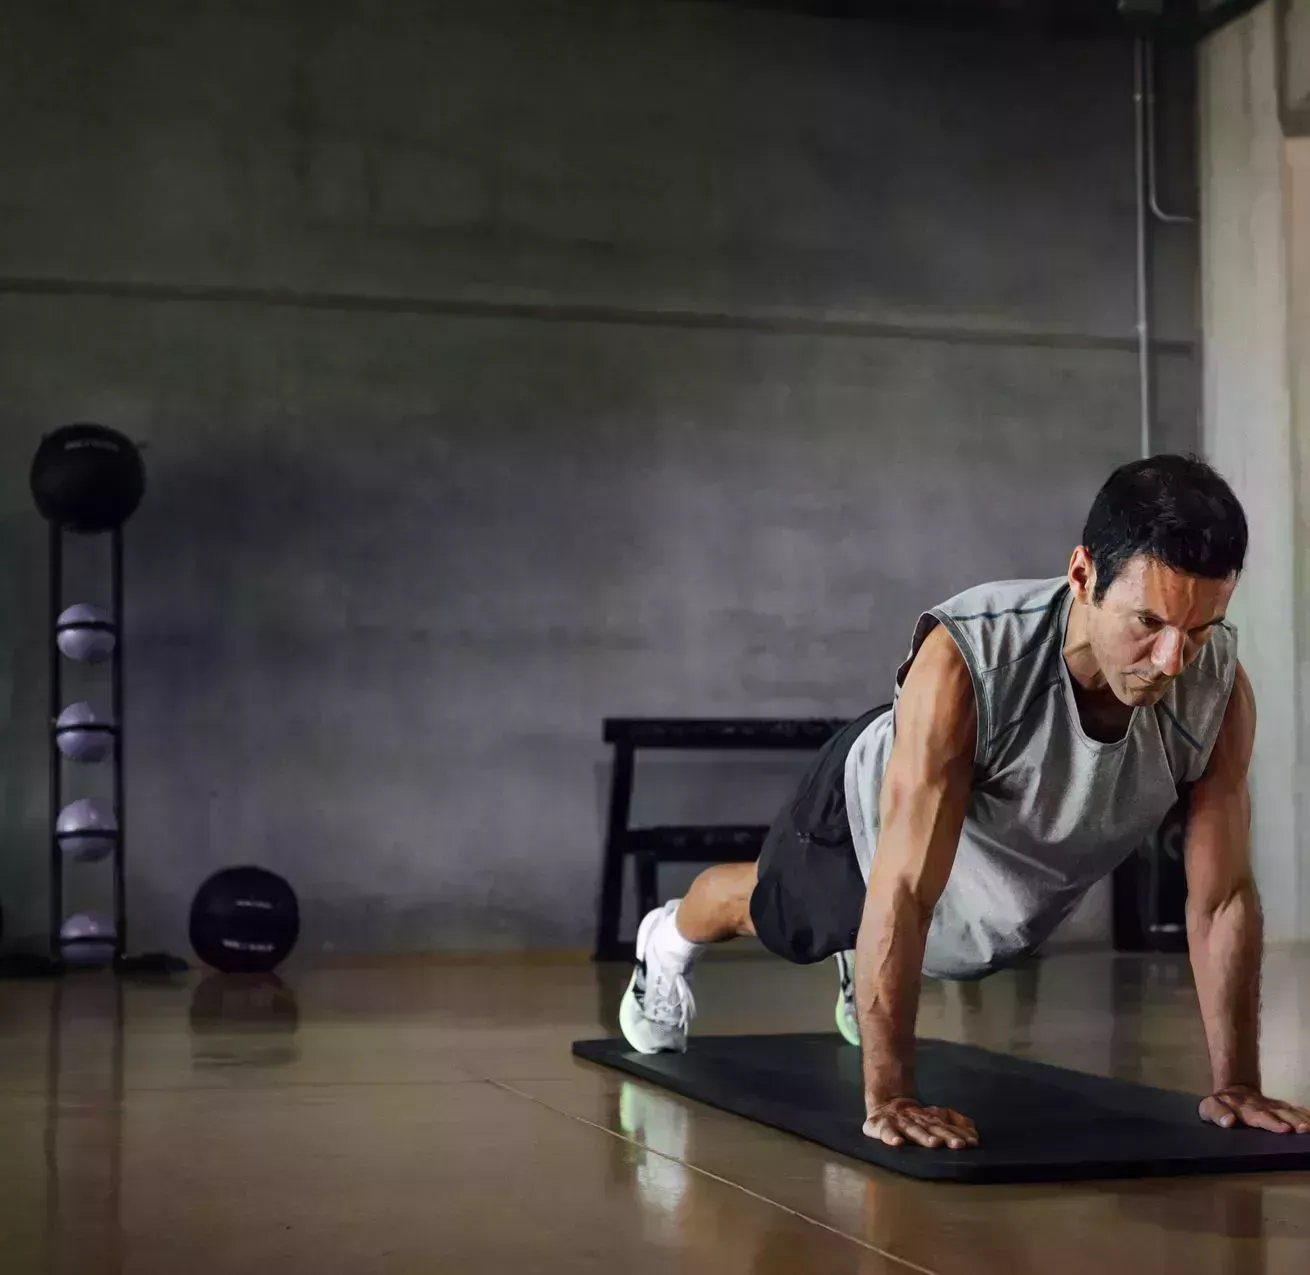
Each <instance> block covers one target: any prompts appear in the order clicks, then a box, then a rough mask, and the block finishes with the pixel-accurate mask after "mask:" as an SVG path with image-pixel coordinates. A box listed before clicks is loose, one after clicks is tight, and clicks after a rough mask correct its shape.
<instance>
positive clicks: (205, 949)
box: [191, 867, 300, 974]
mask: <svg viewBox="0 0 1310 1275" xmlns="http://www.w3.org/2000/svg"><path fill="white" fill-rule="evenodd" d="M299 937H300V905H299V903H298V902H297V900H296V892H295V891H294V890H293V889H292V888H291V887H290V885H288V884H287V883H286V882H285V881H284V880H283V879H282V878H281V877H280V876H278V875H277V874H276V873H274V872H269V871H268V870H267V869H266V868H256V867H241V868H224V869H223V870H222V871H221V872H216V873H214V875H213V876H212V877H210V878H209V880H208V881H206V882H205V883H204V885H202V886H201V887H200V889H199V890H198V891H197V892H196V898H195V902H194V903H192V905H191V946H192V947H193V948H194V949H195V952H196V955H197V956H198V957H199V958H200V959H201V960H202V961H204V962H205V964H206V965H212V966H213V967H214V969H216V970H222V971H223V972H224V973H226V974H263V973H267V972H268V971H269V970H271V969H274V968H276V967H277V966H278V965H280V964H281V963H282V962H283V961H284V960H286V958H287V957H288V956H289V955H290V954H291V949H292V948H294V947H295V945H296V939H297V938H299Z"/></svg>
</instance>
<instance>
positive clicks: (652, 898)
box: [636, 854, 659, 925]
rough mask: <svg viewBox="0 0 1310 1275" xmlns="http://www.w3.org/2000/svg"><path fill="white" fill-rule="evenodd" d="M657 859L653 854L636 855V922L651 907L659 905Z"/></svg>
mask: <svg viewBox="0 0 1310 1275" xmlns="http://www.w3.org/2000/svg"><path fill="white" fill-rule="evenodd" d="M658 876H659V860H658V859H657V858H656V857H655V856H654V855H653V854H639V855H638V856H637V882H636V885H637V924H638V925H640V924H641V919H642V917H644V916H645V915H646V913H647V912H649V911H650V910H651V909H652V908H655V907H658V906H659V896H658V894H657V891H658V889H659V880H658Z"/></svg>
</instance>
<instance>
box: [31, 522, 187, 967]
mask: <svg viewBox="0 0 1310 1275" xmlns="http://www.w3.org/2000/svg"><path fill="white" fill-rule="evenodd" d="M65 534H66V529H65V528H64V527H62V526H60V525H59V524H57V523H53V522H52V523H51V524H50V552H49V562H50V581H49V590H50V592H49V603H50V606H49V625H50V628H49V634H48V637H49V653H50V678H49V681H50V734H49V751H50V839H49V853H50V917H49V926H50V933H49V943H50V961H51V963H52V965H53V966H55V967H56V969H55V970H54V971H53V972H61V971H62V970H63V969H64V968H65V966H66V965H67V964H68V962H66V961H65V959H64V949H65V947H66V946H67V945H68V942H69V940H65V939H64V938H63V937H62V935H61V929H62V925H63V914H64V870H65V865H64V859H65V851H64V845H63V843H64V841H65V839H66V838H67V837H69V836H77V835H79V834H77V833H61V832H60V831H59V829H58V821H59V815H60V812H61V811H62V810H63V808H64V756H63V753H62V752H61V750H60V747H59V735H60V730H59V726H58V722H59V717H60V714H61V712H62V711H63V707H64V705H63V698H64V677H63V660H64V658H65V657H64V653H63V652H62V651H61V650H60V647H59V640H58V636H59V620H60V616H61V615H62V614H63V610H64V602H63V595H64V535H65ZM108 534H109V540H110V597H111V604H110V619H109V620H108V621H107V622H91V623H89V624H86V625H84V626H83V627H86V628H93V629H94V628H99V629H108V630H109V631H110V632H112V633H113V636H114V643H113V651H112V655H111V657H110V672H111V679H110V682H111V692H110V695H111V710H110V720H109V722H108V723H105V724H104V725H103V726H101V727H100V729H103V730H105V731H106V732H107V733H108V734H109V735H110V738H111V739H112V741H113V747H112V748H111V750H110V757H111V759H112V765H113V808H114V819H115V825H116V826H115V828H114V830H113V831H112V833H111V834H109V835H110V836H111V838H112V842H113V850H112V852H111V855H110V858H111V860H112V871H113V919H114V935H113V942H114V959H113V965H114V968H115V969H116V970H118V971H121V972H124V973H172V972H177V971H181V970H185V969H186V968H187V965H186V962H185V961H182V960H180V959H179V958H177V957H174V956H170V955H168V954H167V953H165V952H148V953H142V954H139V955H135V956H132V955H129V954H128V948H127V936H128V928H127V878H126V847H127V827H128V824H127V780H126V774H125V769H126V768H125V765H124V748H125V741H126V731H125V729H124V712H123V709H124V705H125V700H126V695H125V679H124V668H123V666H124V660H123V648H124V630H125V627H126V626H125V624H124V616H125V610H124V587H123V528H122V527H121V526H119V527H115V528H113V530H111V531H110V532H109V533H108ZM77 941H78V940H76V939H74V940H71V942H73V943H76V942H77ZM91 941H94V940H91Z"/></svg>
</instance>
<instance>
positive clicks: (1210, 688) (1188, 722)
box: [1156, 621, 1255, 783]
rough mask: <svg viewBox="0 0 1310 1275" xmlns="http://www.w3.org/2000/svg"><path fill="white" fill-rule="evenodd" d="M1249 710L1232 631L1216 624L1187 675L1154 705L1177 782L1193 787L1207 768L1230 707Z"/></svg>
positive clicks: (1245, 680) (1246, 686)
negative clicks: (1189, 784)
mask: <svg viewBox="0 0 1310 1275" xmlns="http://www.w3.org/2000/svg"><path fill="white" fill-rule="evenodd" d="M1234 704H1236V705H1237V707H1236V708H1234V713H1235V714H1237V713H1241V712H1244V711H1245V709H1246V708H1247V707H1249V708H1250V710H1251V711H1252V712H1254V706H1255V700H1254V694H1253V692H1252V690H1251V682H1250V679H1249V678H1248V677H1247V675H1246V671H1245V670H1244V669H1243V668H1242V667H1241V664H1240V662H1239V660H1238V658H1237V630H1236V628H1234V627H1233V625H1231V624H1230V623H1228V622H1226V621H1225V622H1224V623H1222V624H1218V625H1216V626H1215V628H1214V630H1213V631H1212V632H1211V634H1210V638H1209V640H1208V641H1207V642H1206V644H1205V645H1204V646H1203V647H1202V648H1201V652H1200V654H1199V655H1198V656H1197V657H1196V659H1195V660H1194V661H1193V662H1192V664H1191V665H1189V667H1188V668H1187V671H1186V672H1185V673H1183V675H1182V676H1181V677H1180V678H1179V679H1178V680H1177V681H1176V682H1175V683H1174V684H1173V686H1171V687H1170V688H1169V691H1168V693H1167V694H1166V695H1165V697H1164V698H1163V699H1162V700H1160V702H1159V704H1158V705H1157V706H1156V707H1157V710H1158V713H1159V716H1160V731H1161V736H1162V738H1163V739H1164V742H1165V747H1166V750H1167V751H1168V753H1169V755H1170V760H1171V764H1172V767H1173V772H1174V776H1175V778H1176V780H1177V782H1178V783H1194V782H1196V781H1197V780H1198V779H1199V778H1200V777H1201V775H1202V774H1203V773H1205V772H1206V770H1207V769H1208V768H1209V765H1210V759H1211V755H1212V754H1213V752H1214V749H1215V745H1216V743H1217V741H1218V739H1219V734H1220V728H1221V727H1222V726H1223V725H1224V722H1225V719H1226V716H1227V714H1228V711H1229V708H1230V705H1234Z"/></svg>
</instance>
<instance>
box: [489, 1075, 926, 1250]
mask: <svg viewBox="0 0 1310 1275" xmlns="http://www.w3.org/2000/svg"><path fill="white" fill-rule="evenodd" d="M487 1083H488V1084H489V1085H494V1086H495V1087H496V1088H497V1089H502V1090H504V1091H505V1092H506V1093H511V1094H514V1095H515V1096H516V1097H519V1098H523V1099H526V1100H527V1101H528V1102H533V1103H536V1104H537V1106H539V1107H545V1109H546V1110H547V1111H553V1112H555V1114H556V1115H560V1116H564V1117H565V1119H568V1120H576V1121H577V1122H578V1123H579V1124H584V1125H586V1126H587V1127H588V1128H589V1129H596V1130H598V1131H599V1132H600V1133H604V1134H608V1135H609V1136H610V1137H611V1138H617V1139H618V1140H619V1141H620V1142H626V1143H628V1144H629V1146H634V1147H640V1148H641V1149H642V1150H643V1151H647V1152H649V1153H650V1154H651V1155H657V1156H659V1157H660V1158H661V1159H662V1160H669V1161H672V1163H674V1164H680V1165H682V1167H683V1168H684V1169H688V1170H690V1171H691V1172H692V1173H697V1174H700V1176H701V1177H705V1178H709V1179H710V1181H712V1182H718V1183H720V1184H721V1185H723V1186H726V1187H731V1188H732V1190H734V1191H740V1192H741V1193H742V1194H743V1195H746V1196H749V1197H750V1198H751V1199H752V1200H758V1201H759V1202H760V1203H761V1204H768V1205H770V1206H771V1207H772V1208H775V1209H781V1210H782V1212H784V1213H789V1214H791V1216H792V1217H796V1218H800V1220H801V1221H802V1222H808V1223H809V1224H810V1225H811V1226H817V1227H818V1228H819V1229H820V1230H821V1231H827V1232H829V1233H830V1234H832V1235H837V1236H840V1237H841V1238H842V1239H844V1240H849V1241H850V1242H851V1243H852V1244H858V1245H859V1246H860V1247H861V1248H863V1249H866V1250H867V1251H869V1252H871V1253H877V1254H878V1256H879V1257H884V1258H886V1259H887V1260H888V1261H889V1262H895V1263H896V1264H897V1265H898V1266H904V1267H906V1268H908V1269H909V1270H912V1271H918V1272H919V1273H920V1275H939V1272H937V1271H934V1270H933V1269H932V1268H931V1267H928V1266H920V1265H919V1264H918V1263H917V1262H912V1261H910V1259H909V1258H908V1257H898V1256H897V1255H896V1254H895V1253H889V1252H888V1251H887V1250H886V1249H883V1248H879V1247H878V1246H877V1245H876V1244H872V1243H870V1242H869V1241H868V1240H862V1239H860V1238H859V1236H856V1235H851V1234H850V1233H849V1232H847V1231H843V1230H840V1229H838V1228H837V1227H835V1226H833V1225H832V1224H831V1223H829V1222H824V1221H821V1220H820V1219H819V1218H817V1217H811V1216H810V1215H809V1214H808V1213H802V1212H801V1211H800V1209H794V1208H792V1207H791V1206H790V1205H787V1204H782V1203H780V1202H779V1201H777V1200H771V1199H770V1198H769V1197H768V1196H767V1195H761V1194H760V1193H759V1192H758V1191H752V1190H751V1189H750V1187H748V1186H743V1185H742V1184H741V1183H740V1182H734V1181H732V1179H731V1178H725V1177H722V1176H721V1175H720V1174H717V1173H714V1172H712V1171H711V1170H709V1169H705V1168H702V1167H701V1166H700V1165H697V1164H689V1163H688V1162H687V1161H686V1160H680V1159H678V1157H677V1156H675V1155H669V1154H668V1152H666V1151H660V1150H658V1149H657V1148H655V1147H652V1146H650V1145H649V1144H648V1143H645V1142H638V1141H637V1139H636V1138H630V1137H628V1136H627V1134H624V1133H620V1132H619V1131H618V1130H617V1129H611V1128H609V1127H608V1126H606V1125H603V1124H598V1123H597V1122H596V1121H594V1120H588V1119H587V1118H586V1116H579V1115H575V1114H574V1113H573V1112H571V1111H561V1110H560V1108H558V1107H555V1106H552V1105H551V1104H550V1103H548V1102H546V1101H544V1100H543V1099H541V1098H538V1097H535V1096H534V1095H533V1094H530V1093H524V1091H523V1090H522V1089H515V1088H514V1086H513V1085H509V1084H506V1083H505V1082H504V1081H503V1080H492V1079H491V1078H490V1077H488V1079H487Z"/></svg>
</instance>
